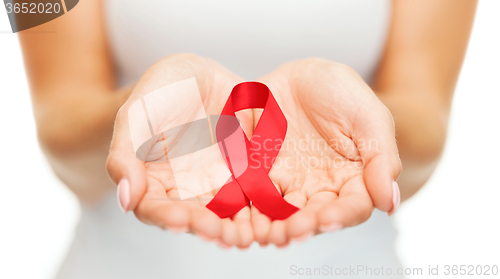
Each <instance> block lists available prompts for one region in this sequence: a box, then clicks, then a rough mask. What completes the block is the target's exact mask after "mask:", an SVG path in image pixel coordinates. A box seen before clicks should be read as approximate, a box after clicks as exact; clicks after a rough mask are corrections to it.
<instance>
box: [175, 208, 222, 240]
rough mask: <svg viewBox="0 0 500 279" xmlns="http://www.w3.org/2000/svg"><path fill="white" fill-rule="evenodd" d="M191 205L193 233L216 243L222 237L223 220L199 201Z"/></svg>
mask: <svg viewBox="0 0 500 279" xmlns="http://www.w3.org/2000/svg"><path fill="white" fill-rule="evenodd" d="M182 202H183V203H190V204H189V205H190V221H191V227H192V229H193V231H194V232H195V233H196V234H197V235H198V236H199V237H201V238H202V239H204V240H205V241H209V242H212V241H216V240H217V239H220V238H221V237H222V220H221V219H220V218H219V216H217V215H216V214H215V213H213V212H212V211H210V210H209V209H208V208H206V207H205V206H204V205H203V204H201V203H199V202H198V201H182Z"/></svg>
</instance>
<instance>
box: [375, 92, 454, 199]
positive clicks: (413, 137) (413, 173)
mask: <svg viewBox="0 0 500 279" xmlns="http://www.w3.org/2000/svg"><path fill="white" fill-rule="evenodd" d="M377 95H378V97H379V99H380V100H381V101H382V102H383V103H384V104H385V106H386V107H387V108H388V109H389V110H390V111H391V113H392V115H393V118H394V122H395V126H396V140H397V144H398V149H399V155H400V158H401V162H402V164H403V172H402V174H401V176H400V178H399V179H398V183H399V186H400V191H401V200H406V199H408V198H410V197H411V196H412V195H413V194H415V193H416V192H417V191H418V190H419V189H420V188H421V187H422V186H423V185H424V184H425V183H426V182H427V180H428V179H429V178H430V176H431V175H432V173H433V171H434V169H435V168H436V166H437V164H438V162H439V159H440V157H441V154H442V151H443V148H444V145H445V141H446V131H447V123H448V114H449V108H448V106H447V105H446V104H444V103H442V102H441V101H440V100H438V98H437V97H438V96H439V94H425V95H424V94H421V97H420V98H419V97H416V96H413V97H410V98H409V97H408V95H405V94H397V93H396V92H394V93H393V92H378V93H377Z"/></svg>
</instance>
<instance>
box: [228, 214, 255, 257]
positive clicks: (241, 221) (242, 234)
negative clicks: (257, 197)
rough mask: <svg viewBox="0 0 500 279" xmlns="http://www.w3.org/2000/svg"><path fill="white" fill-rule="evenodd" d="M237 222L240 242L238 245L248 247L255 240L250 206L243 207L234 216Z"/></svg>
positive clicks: (234, 220)
mask: <svg viewBox="0 0 500 279" xmlns="http://www.w3.org/2000/svg"><path fill="white" fill-rule="evenodd" d="M233 222H234V223H235V224H236V230H237V235H238V242H237V243H236V245H237V246H238V248H240V249H247V248H248V247H249V246H250V244H252V242H253V240H254V236H253V229H252V223H251V220H250V207H248V206H245V207H243V208H242V209H241V210H240V211H239V212H238V213H236V215H235V216H234V218H233Z"/></svg>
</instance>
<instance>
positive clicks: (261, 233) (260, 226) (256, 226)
mask: <svg viewBox="0 0 500 279" xmlns="http://www.w3.org/2000/svg"><path fill="white" fill-rule="evenodd" d="M250 210H251V214H252V217H251V221H252V227H253V234H254V237H255V241H257V242H258V243H259V244H260V246H266V245H267V244H268V239H267V237H268V235H269V230H270V229H271V219H270V218H269V217H267V216H266V215H264V214H263V213H262V212H260V210H259V209H257V207H255V206H252V207H251V209H250Z"/></svg>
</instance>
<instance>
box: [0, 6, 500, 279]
mask: <svg viewBox="0 0 500 279" xmlns="http://www.w3.org/2000/svg"><path fill="white" fill-rule="evenodd" d="M1 6H2V8H0V96H1V101H0V146H1V149H0V185H1V186H0V278H9V279H10V278H51V276H53V274H54V273H55V271H56V270H57V266H58V264H59V263H60V262H61V260H62V259H63V257H64V253H65V252H66V250H67V249H68V245H69V244H70V242H71V238H72V233H73V230H74V227H75V225H76V223H77V221H78V217H79V213H80V212H79V207H78V203H77V200H76V198H75V197H74V196H73V195H72V194H71V193H70V192H69V191H68V190H67V189H66V188H65V187H64V185H62V184H61V183H60V182H59V181H58V180H57V179H56V178H55V177H54V175H53V174H52V172H51V170H50V168H49V167H48V165H47V163H46V161H45V159H44V157H43V155H42V154H41V152H40V149H39V147H38V144H37V141H36V135H35V126H34V122H33V116H32V112H31V104H30V97H29V89H28V85H27V82H26V77H25V74H24V69H23V63H22V57H21V53H20V49H19V43H18V40H17V36H16V35H14V34H9V33H10V31H8V30H9V29H10V25H9V23H8V19H7V16H6V13H5V10H4V8H3V7H4V6H3V5H1ZM499 158H500V1H498V0H482V1H481V2H480V4H479V8H478V12H477V16H476V22H475V25H474V29H473V33H472V37H471V41H470V45H469V50H468V53H467V56H466V59H465V63H464V66H463V70H462V73H461V76H460V80H459V82H458V86H457V90H456V97H455V100H454V103H453V109H452V116H451V123H450V130H449V134H448V142H447V146H446V149H445V152H444V155H443V158H442V160H441V163H440V165H439V167H438V169H437V170H436V172H435V173H434V176H433V177H432V179H431V180H430V181H429V183H428V184H427V185H426V186H425V187H424V188H423V189H422V190H421V191H420V192H419V193H418V194H417V195H415V196H414V197H413V198H412V199H411V200H409V201H407V202H405V203H404V204H403V205H402V206H401V208H400V210H399V211H398V213H397V214H396V215H395V218H396V221H397V225H398V228H399V230H400V236H399V239H398V253H399V254H400V256H401V259H402V260H403V262H404V264H405V266H407V267H410V268H414V267H422V268H423V269H424V273H426V271H427V268H428V266H429V265H431V266H432V267H435V265H439V266H440V267H439V268H440V272H442V269H444V265H447V264H449V265H463V264H465V265H469V264H473V265H477V264H480V265H487V264H489V265H492V264H496V265H499V266H500V240H499V236H500V226H499V222H500V218H499V215H500V214H499V213H500V182H499V180H500V162H499ZM425 277H426V276H413V277H409V278H425ZM450 277H451V276H450ZM464 277H465V278H471V277H473V276H464ZM483 277H484V278H492V277H494V276H482V277H481V278H483ZM497 278H498V277H497Z"/></svg>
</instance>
